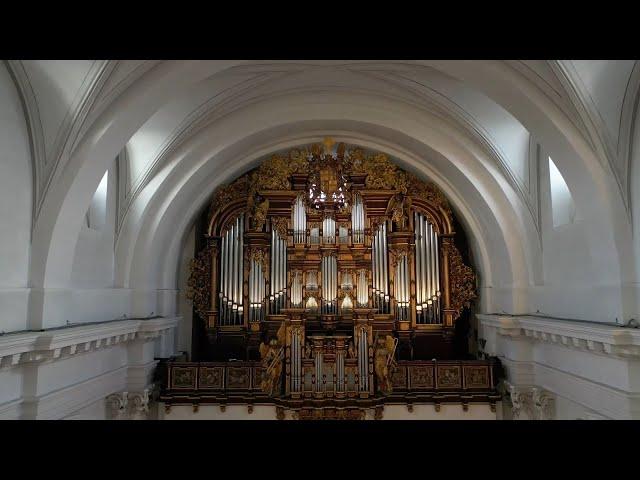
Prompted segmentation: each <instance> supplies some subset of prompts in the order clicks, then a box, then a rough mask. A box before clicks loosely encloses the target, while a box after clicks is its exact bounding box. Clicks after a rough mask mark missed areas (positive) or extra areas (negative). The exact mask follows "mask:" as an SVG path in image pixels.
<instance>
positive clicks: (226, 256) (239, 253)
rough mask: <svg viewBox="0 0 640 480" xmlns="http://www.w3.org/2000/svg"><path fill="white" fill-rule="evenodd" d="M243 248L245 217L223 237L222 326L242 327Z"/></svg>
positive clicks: (221, 271) (240, 218)
mask: <svg viewBox="0 0 640 480" xmlns="http://www.w3.org/2000/svg"><path fill="white" fill-rule="evenodd" d="M243 246H244V215H240V216H239V217H237V218H236V220H235V222H234V223H233V224H232V225H231V227H230V228H229V229H228V230H227V231H226V232H225V233H224V235H223V237H222V248H221V252H222V260H221V262H220V278H221V280H220V292H219V294H218V295H219V297H220V299H221V301H220V324H221V325H242V323H243V306H242V305H243V303H242V285H243V272H244V268H243Z"/></svg>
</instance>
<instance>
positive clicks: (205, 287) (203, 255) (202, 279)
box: [186, 247, 213, 321]
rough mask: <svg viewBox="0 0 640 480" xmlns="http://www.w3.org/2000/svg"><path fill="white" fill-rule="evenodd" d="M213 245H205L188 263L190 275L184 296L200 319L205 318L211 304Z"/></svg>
mask: <svg viewBox="0 0 640 480" xmlns="http://www.w3.org/2000/svg"><path fill="white" fill-rule="evenodd" d="M212 256H213V247H205V248H204V249H202V250H201V251H200V252H199V253H198V255H196V257H195V258H193V259H192V260H191V263H190V265H189V267H190V270H191V272H190V275H189V280H188V281H187V292H186V297H187V299H188V300H191V301H192V302H193V306H194V308H195V309H196V313H197V314H198V315H199V316H200V318H201V319H202V320H205V321H206V319H207V311H208V310H209V308H210V305H211V258H212Z"/></svg>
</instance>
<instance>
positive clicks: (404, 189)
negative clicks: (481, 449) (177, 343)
mask: <svg viewBox="0 0 640 480" xmlns="http://www.w3.org/2000/svg"><path fill="white" fill-rule="evenodd" d="M456 226H457V222H456V221H455V218H454V216H453V213H452V211H451V208H450V206H449V204H448V202H447V200H446V198H445V197H444V195H443V194H442V192H441V191H440V190H439V189H438V188H437V187H436V186H435V185H434V184H433V183H430V182H426V181H424V180H422V179H420V178H418V177H417V176H416V175H414V174H412V173H410V172H407V171H405V170H403V169H401V168H400V167H398V166H397V165H396V164H395V163H394V162H392V161H391V160H390V159H389V157H388V156H387V155H386V154H384V153H379V152H369V151H366V150H365V149H363V148H359V147H356V146H354V147H350V148H347V146H346V145H345V144H343V143H340V144H335V143H334V142H333V141H332V140H331V139H329V138H327V139H325V141H324V142H323V143H319V144H313V145H310V146H308V147H301V148H296V149H293V150H291V151H289V152H287V153H282V154H276V155H273V156H271V157H270V158H268V159H267V160H265V161H264V162H262V163H261V164H260V165H259V166H258V167H257V168H255V169H253V170H251V171H250V172H248V173H246V174H244V175H242V176H241V177H239V178H238V179H236V180H235V181H233V182H231V183H229V184H227V185H224V186H222V187H220V188H218V190H216V192H215V193H214V196H213V200H212V203H211V205H210V208H209V210H208V211H207V212H206V213H205V215H204V216H203V219H202V228H201V230H202V233H203V234H202V235H200V239H201V242H200V248H199V252H198V254H197V255H196V258H195V259H194V261H193V265H192V273H191V277H190V279H189V287H190V291H189V295H190V298H191V299H192V300H193V303H194V311H195V313H196V315H197V317H198V319H196V318H194V325H195V326H194V348H193V360H194V361H192V362H172V363H170V364H169V365H168V369H167V378H166V385H165V388H164V390H163V393H162V398H163V400H164V401H165V402H168V403H169V404H171V403H172V402H174V403H180V402H187V403H189V402H212V403H216V402H223V403H224V402H232V401H247V402H255V401H262V402H273V403H276V404H278V405H283V406H286V407H287V408H293V409H296V410H297V411H298V414H299V415H300V418H303V417H304V415H305V414H303V413H302V412H307V413H306V414H307V415H308V414H309V412H311V411H314V410H319V411H322V410H323V409H332V411H335V410H336V409H338V410H340V411H343V412H348V411H357V409H358V408H368V407H372V406H374V407H376V408H382V407H383V405H384V403H385V402H389V401H393V402H396V403H397V402H403V401H407V399H408V398H411V399H412V400H411V401H420V399H422V401H426V402H434V403H437V404H439V403H440V402H447V401H458V402H463V403H464V402H467V403H468V402H473V401H484V402H487V401H488V402H490V403H492V405H494V404H495V401H496V399H497V398H499V396H498V395H497V393H496V389H495V387H496V382H497V377H496V365H495V364H494V363H493V362H492V361H488V360H478V359H474V358H472V357H471V355H470V353H469V352H468V350H467V348H466V344H467V343H468V340H467V333H468V332H467V331H466V330H465V329H463V328H459V326H460V325H461V323H460V324H459V323H457V322H461V319H464V321H465V322H467V323H468V318H469V307H470V306H471V304H472V302H473V301H474V300H475V299H476V279H475V274H474V272H473V269H472V268H471V266H469V265H468V263H469V259H468V252H467V250H468V249H467V247H466V239H465V238H464V235H463V234H462V233H461V232H456ZM460 345H462V346H463V348H460ZM354 409H355V410H354Z"/></svg>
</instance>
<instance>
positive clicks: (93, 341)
mask: <svg viewBox="0 0 640 480" xmlns="http://www.w3.org/2000/svg"><path fill="white" fill-rule="evenodd" d="M178 321H179V317H166V318H164V317H161V318H152V319H131V320H118V321H113V322H107V323H99V324H91V325H79V326H76V327H68V328H61V329H52V330H48V331H43V332H25V333H16V334H7V335H3V336H1V337H0V368H5V367H13V366H16V365H18V364H21V363H26V362H41V361H47V360H57V359H60V358H63V357H64V358H66V357H68V356H71V355H76V354H79V353H84V352H89V351H95V350H98V349H100V348H105V347H111V346H114V345H118V344H121V343H126V342H131V341H138V340H139V341H148V340H151V339H154V338H157V337H159V336H160V335H161V334H162V333H163V332H166V331H167V330H170V329H172V328H175V327H176V325H177V324H178Z"/></svg>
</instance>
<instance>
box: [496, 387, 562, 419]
mask: <svg viewBox="0 0 640 480" xmlns="http://www.w3.org/2000/svg"><path fill="white" fill-rule="evenodd" d="M505 383H506V385H505V387H506V389H507V392H508V393H509V399H510V401H511V411H512V415H513V419H514V420H523V419H524V420H553V419H554V413H555V412H554V404H555V397H554V395H553V394H552V393H551V392H549V391H548V390H545V389H543V388H540V387H537V386H531V385H512V384H510V383H508V382H505ZM523 413H524V414H525V416H526V417H525V418H523V417H522V414H523Z"/></svg>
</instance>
